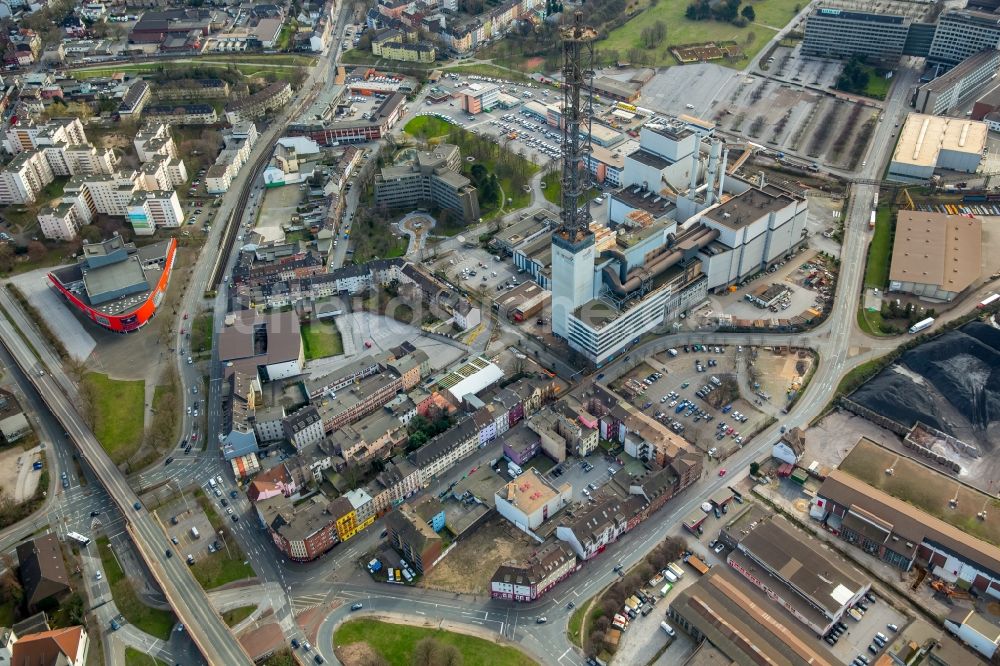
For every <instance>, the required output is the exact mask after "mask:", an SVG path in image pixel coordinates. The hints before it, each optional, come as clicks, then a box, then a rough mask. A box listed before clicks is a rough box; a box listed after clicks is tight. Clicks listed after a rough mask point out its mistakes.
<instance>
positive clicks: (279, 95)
mask: <svg viewBox="0 0 1000 666" xmlns="http://www.w3.org/2000/svg"><path fill="white" fill-rule="evenodd" d="M291 99H292V86H291V84H289V83H288V82H287V81H279V82H276V83H271V84H269V85H268V86H267V87H266V88H264V89H263V90H261V91H259V92H256V93H254V94H252V95H250V96H249V97H245V98H243V99H239V100H236V101H233V102H230V103H229V104H227V105H226V120H228V121H229V123H230V124H232V125H236V124H237V123H242V122H247V121H252V120H257V119H259V118H263V117H264V116H265V115H267V113H269V112H271V111H274V110H275V109H280V108H281V107H283V106H284V105H286V104H288V102H290V101H291Z"/></svg>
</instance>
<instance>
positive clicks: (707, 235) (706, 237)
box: [602, 227, 719, 296]
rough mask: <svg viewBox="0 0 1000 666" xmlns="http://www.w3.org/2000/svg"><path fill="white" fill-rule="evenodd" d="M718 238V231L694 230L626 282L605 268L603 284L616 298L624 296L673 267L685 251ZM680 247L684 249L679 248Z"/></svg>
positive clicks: (700, 246)
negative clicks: (645, 280)
mask: <svg viewBox="0 0 1000 666" xmlns="http://www.w3.org/2000/svg"><path fill="white" fill-rule="evenodd" d="M718 237H719V230H718V229H711V228H709V227H698V228H694V229H692V230H691V232H690V233H689V234H686V235H684V236H680V237H678V238H677V239H676V244H675V246H674V247H673V248H672V249H665V250H664V252H662V253H661V254H659V255H657V256H656V257H654V258H652V259H650V260H649V261H648V262H647V263H646V265H645V266H642V267H641V268H636V269H634V270H633V271H632V273H631V277H629V278H628V280H624V281H623V280H622V279H621V278H620V277H619V275H618V273H617V272H616V271H615V269H614V268H612V267H611V266H605V267H604V270H603V271H602V275H603V277H604V282H605V283H606V284H607V285H608V287H609V288H610V289H611V291H613V292H615V294H617V295H618V296H626V295H627V294H629V293H630V292H633V291H635V290H636V289H638V288H639V287H640V286H641V285H642V281H643V279H644V278H654V277H656V276H657V275H659V274H660V273H663V272H664V271H665V270H667V269H668V268H670V267H671V266H673V265H675V264H676V263H677V262H678V261H680V260H681V259H682V258H683V257H684V253H685V250H687V249H690V248H691V247H697V248H698V249H701V248H703V247H705V246H706V245H708V244H709V243H711V242H712V241H714V240H715V239H716V238H718ZM680 245H683V246H684V247H679V246H680ZM623 265H624V264H623Z"/></svg>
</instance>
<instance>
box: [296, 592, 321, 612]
mask: <svg viewBox="0 0 1000 666" xmlns="http://www.w3.org/2000/svg"><path fill="white" fill-rule="evenodd" d="M325 602H326V595H325V594H304V595H302V596H300V597H292V613H294V614H295V615H298V614H299V613H304V612H306V611H307V610H310V609H312V608H316V607H317V606H322V605H323V604H324V603H325Z"/></svg>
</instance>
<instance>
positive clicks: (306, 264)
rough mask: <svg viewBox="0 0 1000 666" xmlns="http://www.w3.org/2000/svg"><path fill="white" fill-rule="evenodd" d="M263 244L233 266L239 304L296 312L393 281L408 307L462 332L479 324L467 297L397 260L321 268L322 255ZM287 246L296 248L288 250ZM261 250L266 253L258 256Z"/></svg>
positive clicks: (322, 265)
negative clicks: (424, 309)
mask: <svg viewBox="0 0 1000 666" xmlns="http://www.w3.org/2000/svg"><path fill="white" fill-rule="evenodd" d="M272 249H274V250H275V251H274V252H273V253H272V252H267V250H268V248H267V247H266V246H265V247H264V248H263V249H262V248H257V249H256V250H252V251H250V250H247V251H245V252H244V253H243V254H242V255H241V256H240V259H239V260H238V261H237V266H236V267H235V268H234V269H233V282H234V284H235V299H236V302H237V303H238V304H239V305H240V306H241V307H243V308H247V309H250V308H255V309H258V310H273V309H279V308H287V307H295V308H300V309H302V311H305V310H307V309H311V308H312V307H313V306H315V305H316V304H317V303H320V302H325V301H329V300H330V299H331V298H334V297H344V296H350V295H354V294H360V293H364V292H367V291H370V290H372V289H374V288H376V287H379V286H388V285H390V284H393V283H395V284H396V285H397V286H398V292H397V294H398V297H399V298H400V299H401V300H403V301H404V302H405V303H407V304H408V305H410V306H414V307H415V306H422V305H426V306H428V307H429V308H430V310H431V312H432V313H433V314H434V316H435V317H437V318H438V319H440V320H442V321H449V320H451V321H452V322H453V323H454V324H456V325H457V326H459V327H460V328H461V329H462V330H469V329H471V328H474V327H475V326H478V325H479V322H480V321H481V318H482V313H481V311H480V309H479V308H477V307H475V306H474V305H473V304H472V303H471V302H470V301H469V300H468V299H467V298H465V297H464V296H462V295H460V294H459V293H457V292H456V291H454V290H452V289H451V287H450V286H449V285H447V284H445V283H443V282H441V281H440V280H438V279H437V278H435V277H434V276H432V275H430V274H429V273H427V272H425V271H424V270H423V269H422V268H421V267H420V266H418V265H416V264H411V263H409V262H406V261H405V260H403V259H399V258H396V259H375V260H372V261H369V262H368V263H365V264H360V265H349V266H343V267H341V268H337V269H335V270H333V271H330V272H326V271H325V265H324V262H323V261H322V259H321V258H320V257H319V256H318V255H315V254H313V253H311V252H305V251H301V247H296V248H293V247H292V246H290V245H289V246H287V247H285V246H284V245H283V246H282V247H275V248H272ZM293 249H294V250H296V251H295V252H294V253H293ZM262 252H264V253H266V256H262Z"/></svg>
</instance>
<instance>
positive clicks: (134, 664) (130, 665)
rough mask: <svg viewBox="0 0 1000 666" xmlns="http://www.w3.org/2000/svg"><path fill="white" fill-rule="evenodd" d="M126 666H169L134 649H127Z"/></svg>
mask: <svg viewBox="0 0 1000 666" xmlns="http://www.w3.org/2000/svg"><path fill="white" fill-rule="evenodd" d="M125 666H167V664H166V663H164V662H162V661H160V660H159V659H157V658H156V657H150V656H149V655H148V654H146V653H145V652H139V651H138V650H136V649H135V648H133V647H126V648H125Z"/></svg>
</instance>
